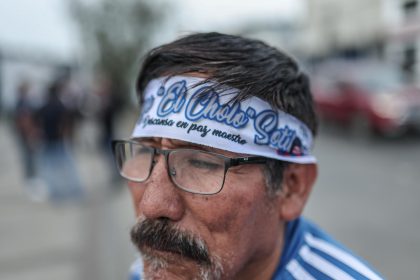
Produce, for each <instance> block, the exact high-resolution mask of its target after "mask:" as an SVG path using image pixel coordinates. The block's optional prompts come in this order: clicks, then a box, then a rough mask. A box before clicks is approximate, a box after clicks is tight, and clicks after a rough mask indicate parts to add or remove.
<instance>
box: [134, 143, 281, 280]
mask: <svg viewBox="0 0 420 280" xmlns="http://www.w3.org/2000/svg"><path fill="white" fill-rule="evenodd" d="M141 142H142V143H143V144H145V145H148V146H153V147H156V148H160V149H176V148H181V147H182V148H186V147H188V148H194V149H204V148H203V147H197V146H192V145H190V143H187V142H183V141H176V140H169V139H165V138H153V139H148V140H143V141H141ZM205 149H207V150H209V151H212V152H217V153H220V154H223V155H225V156H228V157H239V156H242V155H239V154H234V153H230V152H224V151H221V150H217V149H210V148H205ZM155 160H157V162H156V164H155V166H154V168H153V171H152V173H151V175H150V177H149V179H148V180H147V181H146V182H144V183H134V182H129V187H130V192H131V195H132V198H133V202H134V207H135V210H136V215H137V219H138V221H139V224H137V225H136V226H135V227H134V228H133V231H132V239H133V242H134V243H135V244H136V245H137V247H139V250H140V251H141V253H142V255H143V260H144V265H145V271H144V272H145V276H146V277H150V278H152V279H194V278H197V279H202V278H203V277H204V276H205V275H206V273H207V274H208V276H210V279H211V276H213V277H214V278H222V279H234V278H236V279H247V277H250V279H255V277H256V276H257V275H258V273H261V271H263V270H264V269H266V266H268V265H269V264H270V263H273V261H274V262H275V264H276V263H277V261H278V259H279V255H280V250H281V245H282V244H281V242H282V234H283V224H282V223H280V221H279V215H278V210H277V209H278V203H279V202H278V201H279V200H278V199H277V198H276V197H270V196H268V194H267V190H266V185H265V179H264V173H263V170H262V168H263V165H254V164H250V165H241V166H236V167H231V168H230V169H229V170H228V172H227V174H226V179H225V183H224V187H223V189H222V190H221V192H220V193H217V194H214V195H200V194H192V193H188V192H185V191H183V190H181V189H179V188H177V187H176V186H175V185H174V184H173V182H172V181H171V179H170V177H169V175H168V172H167V170H166V163H165V159H164V157H163V156H162V155H159V156H156V159H155ZM253 273H254V274H255V275H253ZM245 276H247V277H245ZM146 279H147V278H146Z"/></svg>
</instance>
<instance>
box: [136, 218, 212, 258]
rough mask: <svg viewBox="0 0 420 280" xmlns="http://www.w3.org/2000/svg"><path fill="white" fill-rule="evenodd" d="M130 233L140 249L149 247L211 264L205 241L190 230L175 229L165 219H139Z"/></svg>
mask: <svg viewBox="0 0 420 280" xmlns="http://www.w3.org/2000/svg"><path fill="white" fill-rule="evenodd" d="M130 235H131V241H132V242H133V243H134V245H136V246H137V248H138V249H139V250H140V251H142V249H143V248H146V247H149V248H152V249H155V250H159V251H166V252H171V253H175V254H179V255H181V256H183V257H186V258H189V259H191V260H193V261H196V262H197V263H199V264H204V265H211V264H212V262H211V259H210V256H209V252H208V248H207V246H206V244H205V242H204V241H203V240H202V239H200V238H198V237H195V236H194V235H193V234H192V233H190V232H187V231H181V230H179V229H176V228H175V227H174V226H173V225H172V224H171V223H170V222H169V220H167V219H157V220H150V219H145V220H143V221H140V222H138V223H137V224H135V225H134V226H133V228H132V229H131V233H130Z"/></svg>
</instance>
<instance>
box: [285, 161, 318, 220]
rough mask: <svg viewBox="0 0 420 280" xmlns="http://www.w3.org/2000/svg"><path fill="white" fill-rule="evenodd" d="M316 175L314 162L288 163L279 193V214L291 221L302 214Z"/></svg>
mask: <svg viewBox="0 0 420 280" xmlns="http://www.w3.org/2000/svg"><path fill="white" fill-rule="evenodd" d="M316 177H317V166H316V164H296V163H293V164H289V165H288V166H287V167H286V169H285V170H284V173H283V183H282V189H281V191H280V194H279V198H278V199H279V216H280V219H281V220H284V221H291V220H293V219H295V218H297V217H299V216H300V215H301V214H302V211H303V208H304V207H305V204H306V201H307V199H308V197H309V194H310V192H311V190H312V186H313V185H314V183H315V180H316Z"/></svg>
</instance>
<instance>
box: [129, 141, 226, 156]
mask: <svg viewBox="0 0 420 280" xmlns="http://www.w3.org/2000/svg"><path fill="white" fill-rule="evenodd" d="M134 140H135V141H136V142H140V143H141V142H150V143H152V144H155V143H158V142H160V141H157V140H156V139H155V138H154V137H145V138H137V139H134ZM168 140H169V142H170V143H171V144H172V145H174V146H180V147H181V148H198V149H200V150H204V151H209V152H215V153H217V152H218V151H217V150H216V149H215V148H212V147H209V146H205V145H201V144H196V143H192V142H184V141H182V142H175V141H180V140H177V139H168Z"/></svg>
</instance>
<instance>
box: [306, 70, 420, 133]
mask: <svg viewBox="0 0 420 280" xmlns="http://www.w3.org/2000/svg"><path fill="white" fill-rule="evenodd" d="M317 72H318V73H317V75H315V76H314V79H313V84H312V87H313V88H312V91H313V94H314V100H315V104H316V107H317V110H318V114H319V116H320V117H321V118H322V119H325V120H329V121H334V122H336V123H339V124H341V125H344V126H346V127H352V128H354V127H357V128H359V129H360V128H363V129H367V130H368V131H370V132H375V133H378V134H381V135H384V136H392V137H395V136H400V135H402V134H404V133H405V132H406V131H407V130H408V129H411V128H414V129H418V130H420V89H419V88H417V87H415V86H414V85H409V84H405V83H404V81H403V79H402V77H401V75H400V73H399V72H398V71H397V69H396V68H392V67H390V66H386V65H376V64H375V65H370V64H354V65H344V66H343V64H340V65H337V66H336V67H331V66H329V67H326V68H324V69H322V70H320V71H317Z"/></svg>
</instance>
